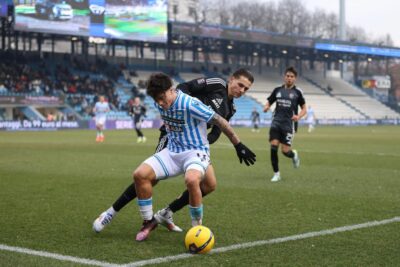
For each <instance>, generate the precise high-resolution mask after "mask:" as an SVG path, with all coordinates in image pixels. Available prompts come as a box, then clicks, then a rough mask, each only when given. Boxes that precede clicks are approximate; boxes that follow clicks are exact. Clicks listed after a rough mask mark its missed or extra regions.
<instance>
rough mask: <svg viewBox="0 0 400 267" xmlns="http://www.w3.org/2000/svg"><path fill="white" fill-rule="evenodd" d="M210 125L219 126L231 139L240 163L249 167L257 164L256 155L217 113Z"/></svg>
mask: <svg viewBox="0 0 400 267" xmlns="http://www.w3.org/2000/svg"><path fill="white" fill-rule="evenodd" d="M209 123H211V124H214V125H217V126H218V127H219V128H220V129H221V131H222V132H223V133H224V134H225V135H226V136H227V137H228V138H229V140H230V141H231V143H232V144H233V145H234V146H235V149H236V154H237V155H238V157H239V161H240V163H242V162H243V161H244V163H245V164H246V165H247V166H249V165H253V164H254V162H256V154H254V153H253V151H251V150H250V149H249V148H248V147H246V146H245V145H244V144H242V143H241V142H240V139H239V136H238V135H237V134H236V133H235V131H234V130H233V128H232V126H230V125H229V123H228V121H227V120H225V119H224V118H223V117H221V116H220V115H218V114H217V113H215V114H214V116H213V117H212V118H211V120H210V121H209Z"/></svg>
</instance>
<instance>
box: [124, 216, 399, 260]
mask: <svg viewBox="0 0 400 267" xmlns="http://www.w3.org/2000/svg"><path fill="white" fill-rule="evenodd" d="M394 222H400V217H394V218H391V219H387V220H382V221H371V222H366V223H362V224H355V225H347V226H342V227H337V228H332V229H328V230H322V231H317V232H309V233H304V234H299V235H291V236H287V237H280V238H274V239H270V240H260V241H254V242H248V243H242V244H237V245H232V246H227V247H221V248H216V249H214V250H212V251H211V252H210V254H215V253H223V252H227V251H231V250H237V249H244V248H251V247H256V246H262V245H270V244H277V243H283V242H287V241H294V240H300V239H306V238H311V237H316V236H324V235H332V234H336V233H341V232H346V231H352V230H357V229H362V228H368V227H374V226H379V225H384V224H389V223H394ZM193 256H195V255H191V254H188V253H185V254H179V255H176V256H167V257H160V258H154V259H150V260H143V261H136V262H132V263H128V264H126V265H123V266H124V267H136V266H145V265H148V264H158V263H165V262H170V261H176V260H180V259H186V258H189V257H193Z"/></svg>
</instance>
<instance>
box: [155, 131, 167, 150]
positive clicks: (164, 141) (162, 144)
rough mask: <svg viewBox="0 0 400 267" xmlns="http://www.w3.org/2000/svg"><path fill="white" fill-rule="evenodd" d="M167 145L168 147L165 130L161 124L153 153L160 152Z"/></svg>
mask: <svg viewBox="0 0 400 267" xmlns="http://www.w3.org/2000/svg"><path fill="white" fill-rule="evenodd" d="M167 145H168V136H167V130H166V129H165V125H164V124H163V125H162V126H161V127H160V137H159V138H158V144H157V147H156V151H155V153H157V152H160V151H161V150H163V149H164V148H166V147H167Z"/></svg>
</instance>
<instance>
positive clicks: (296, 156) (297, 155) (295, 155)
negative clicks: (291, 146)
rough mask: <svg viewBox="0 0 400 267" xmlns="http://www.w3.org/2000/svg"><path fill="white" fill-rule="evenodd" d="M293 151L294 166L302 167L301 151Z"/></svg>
mask: <svg viewBox="0 0 400 267" xmlns="http://www.w3.org/2000/svg"><path fill="white" fill-rule="evenodd" d="M293 153H294V157H293V158H292V161H293V167H295V168H296V169H297V168H298V167H300V158H299V153H298V152H297V150H293Z"/></svg>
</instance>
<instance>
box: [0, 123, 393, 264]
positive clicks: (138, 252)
mask: <svg viewBox="0 0 400 267" xmlns="http://www.w3.org/2000/svg"><path fill="white" fill-rule="evenodd" d="M236 130H237V132H238V133H239V135H240V137H241V139H242V141H243V143H245V144H246V145H247V146H249V147H250V148H251V149H253V150H254V151H255V152H256V154H257V162H256V164H255V165H254V166H252V167H247V166H245V165H241V164H239V162H238V159H237V157H236V153H235V150H234V149H233V147H232V146H231V145H230V143H229V142H228V140H227V139H226V138H225V137H223V138H221V139H220V140H219V141H218V142H217V143H216V144H215V145H213V146H212V152H211V153H212V154H211V158H212V162H213V165H214V167H215V170H216V174H217V179H218V186H217V190H216V191H215V192H214V193H212V194H211V195H209V196H207V197H206V198H205V199H204V220H203V223H204V225H206V226H208V227H209V228H210V229H212V230H213V232H214V234H215V237H216V247H215V248H221V247H225V246H229V245H233V244H241V243H245V242H253V241H257V240H269V239H274V238H278V237H286V236H291V235H296V234H301V233H308V232H313V231H321V230H325V229H331V228H335V227H340V226H345V225H354V224H361V223H365V222H370V221H374V220H377V221H379V220H384V219H389V218H393V217H396V216H400V128H399V127H398V126H380V127H377V126H368V127H320V128H317V129H316V131H315V132H314V133H312V134H308V133H307V131H306V129H305V128H300V130H299V133H298V134H297V135H296V137H295V140H294V148H295V149H297V150H298V151H299V155H300V158H301V166H300V168H299V169H293V167H292V164H291V161H290V160H289V159H287V158H285V157H284V156H283V155H282V154H281V153H280V154H279V162H280V167H281V176H282V179H283V180H282V181H281V182H278V183H271V182H270V178H271V177H272V170H271V166H270V161H269V145H268V137H267V135H268V132H267V130H268V129H266V128H264V129H262V131H261V132H260V133H253V132H251V131H250V129H246V128H240V129H239V128H238V129H236ZM144 132H145V134H146V136H147V140H148V141H147V143H145V144H137V143H136V135H135V133H134V131H133V130H131V131H128V130H126V131H106V132H105V134H106V141H105V142H104V143H101V144H98V143H96V142H95V140H94V139H95V132H94V131H89V130H84V131H55V132H0V210H1V217H0V245H7V246H16V247H23V248H29V249H33V250H38V251H47V252H51V253H57V254H63V255H69V256H73V257H79V258H86V259H93V260H98V261H104V262H110V263H115V264H125V263H132V262H135V261H139V260H147V259H152V258H158V257H165V256H173V255H178V254H182V253H185V250H184V244H183V240H184V235H185V233H170V232H168V231H167V230H166V229H164V228H162V227H159V228H157V229H156V230H155V231H154V232H153V233H152V234H151V235H150V238H149V240H147V241H146V242H142V243H137V242H135V235H136V232H137V231H138V229H139V228H140V225H141V219H140V216H139V212H138V208H137V204H136V201H135V202H132V203H130V204H129V205H128V206H127V207H126V208H125V209H124V210H122V211H121V212H120V213H119V214H118V215H117V217H116V218H115V219H114V220H113V221H112V223H111V225H109V226H108V227H106V228H105V230H104V231H103V232H101V233H100V234H96V233H94V232H93V231H92V229H91V226H92V222H93V220H94V219H95V218H96V217H97V216H98V215H99V214H100V213H101V212H102V211H103V210H105V209H106V208H108V207H109V206H110V205H111V204H112V203H113V201H114V200H115V199H116V197H117V196H119V194H120V193H121V192H122V191H123V190H124V189H125V187H126V186H127V185H128V184H129V183H130V182H131V181H132V178H131V173H132V171H133V170H134V169H135V168H136V166H138V165H139V164H140V163H141V162H142V161H143V160H144V159H145V158H147V157H148V156H150V155H151V154H152V153H153V151H154V148H155V145H156V142H157V140H158V132H157V130H147V129H146V130H144ZM183 190H184V182H183V178H182V177H176V178H173V179H169V180H167V181H162V182H161V183H159V184H158V186H157V187H155V189H154V194H153V202H154V210H158V209H160V208H163V207H164V206H165V205H166V204H167V203H169V202H170V201H171V200H173V199H174V198H175V197H176V196H178V195H179V194H180V193H181V192H182V191H183ZM174 219H175V222H176V223H177V224H178V225H179V226H181V227H183V228H184V229H185V230H187V229H189V227H190V218H189V211H188V209H187V208H184V209H183V210H182V211H180V212H178V213H176V214H175V216H174ZM399 252H400V223H399V222H395V223H392V224H387V225H382V226H377V227H371V228H364V229H360V230H354V231H349V232H344V233H337V234H333V235H328V236H318V237H314V238H308V239H303V240H297V241H289V242H284V243H279V244H272V245H263V246H257V247H251V248H247V249H239V250H235V251H230V252H226V253H216V254H210V255H204V256H196V257H191V258H188V259H182V260H177V261H173V262H170V263H162V264H159V265H157V266H399V265H400V253H399ZM0 265H1V266H80V265H79V264H76V263H71V262H67V261H58V260H54V259H49V258H43V257H37V256H32V255H26V254H20V253H16V252H9V251H4V250H0ZM82 266H83V265H82Z"/></svg>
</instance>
